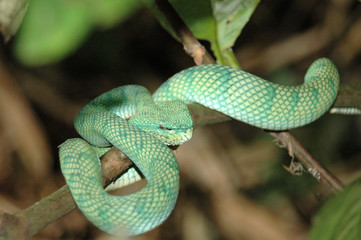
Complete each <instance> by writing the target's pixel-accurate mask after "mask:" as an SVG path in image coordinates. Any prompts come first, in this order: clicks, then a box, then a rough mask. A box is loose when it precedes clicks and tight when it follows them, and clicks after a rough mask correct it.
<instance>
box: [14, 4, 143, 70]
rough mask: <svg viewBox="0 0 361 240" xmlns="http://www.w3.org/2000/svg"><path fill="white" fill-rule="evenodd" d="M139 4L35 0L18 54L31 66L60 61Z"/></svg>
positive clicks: (24, 23)
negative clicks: (93, 33)
mask: <svg viewBox="0 0 361 240" xmlns="http://www.w3.org/2000/svg"><path fill="white" fill-rule="evenodd" d="M139 6H140V1H138V0H132V1H127V0H105V1H97V0H72V1H70V0H52V1H48V0H32V1H30V4H29V8H28V12H27V14H26V16H25V18H24V22H23V25H22V27H21V29H20V31H19V34H18V36H17V39H16V45H15V55H16V57H17V58H18V60H19V61H20V62H22V63H23V64H25V65H28V66H40V65H44V64H49V63H54V62H57V61H59V60H61V59H63V58H64V57H66V56H68V55H69V54H70V53H72V52H74V51H75V50H76V49H77V48H78V47H79V46H81V44H83V43H84V41H85V40H86V39H87V37H88V36H89V33H90V32H91V31H92V30H93V29H94V28H102V29H106V28H110V27H112V26H114V25H115V24H117V23H119V22H120V21H122V20H125V19H127V18H128V17H129V16H130V15H131V14H132V13H133V12H134V11H135V10H137V9H138V8H139Z"/></svg>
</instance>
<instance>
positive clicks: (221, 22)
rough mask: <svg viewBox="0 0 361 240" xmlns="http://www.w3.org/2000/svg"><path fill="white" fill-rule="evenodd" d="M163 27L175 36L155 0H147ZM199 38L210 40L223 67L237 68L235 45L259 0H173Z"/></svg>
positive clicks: (175, 6) (174, 5)
mask: <svg viewBox="0 0 361 240" xmlns="http://www.w3.org/2000/svg"><path fill="white" fill-rule="evenodd" d="M144 2H145V3H146V4H147V5H148V6H149V7H150V9H151V10H152V11H153V13H154V14H155V16H156V17H157V18H158V19H159V21H160V22H161V24H162V25H163V26H164V27H165V28H166V29H167V30H168V31H169V32H170V33H171V34H172V35H173V36H174V33H173V30H171V27H170V26H169V25H168V23H167V21H165V19H164V18H163V16H162V15H161V14H160V13H159V12H158V10H157V8H156V7H155V6H154V4H153V1H152V0H144ZM170 3H171V4H172V5H173V7H174V8H175V10H176V11H177V13H178V14H179V15H180V17H181V18H182V19H183V21H184V22H185V23H186V25H187V26H188V27H189V29H190V30H191V31H192V32H193V34H194V35H195V36H196V38H198V39H201V40H207V41H209V42H210V43H211V48H212V50H213V52H214V54H215V56H216V57H217V62H218V63H220V64H225V65H231V66H235V67H239V66H238V62H237V60H236V59H235V57H234V54H233V52H232V49H231V48H232V46H233V45H234V43H235V41H236V40H237V38H238V36H239V35H240V33H241V31H242V29H243V27H244V26H245V25H246V23H247V22H248V20H249V18H250V17H251V15H252V13H253V12H254V10H255V8H256V6H257V5H258V3H259V0H197V1H194V0H170Z"/></svg>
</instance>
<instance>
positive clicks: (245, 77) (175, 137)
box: [59, 58, 339, 235]
mask: <svg viewBox="0 0 361 240" xmlns="http://www.w3.org/2000/svg"><path fill="white" fill-rule="evenodd" d="M338 89H339V75H338V71H337V69H336V67H335V66H334V64H333V63H332V62H331V61H330V60H328V59H326V58H321V59H318V60H316V61H315V62H314V63H313V64H312V65H311V66H310V68H309V69H308V71H307V73H306V75H305V83H304V84H302V85H300V86H281V85H277V84H274V83H270V82H268V81H265V80H263V79H261V78H259V77H257V76H254V75H252V74H250V73H247V72H244V71H240V70H237V69H233V68H230V67H226V66H221V65H202V66H195V67H191V68H189V69H186V70H184V71H181V72H179V73H177V74H175V75H174V76H173V77H171V78H170V79H169V80H168V81H167V82H165V83H164V84H163V85H162V86H161V87H160V88H159V89H158V90H157V91H156V92H155V93H154V95H153V97H152V96H151V94H150V93H149V92H148V91H147V90H146V89H145V88H143V87H141V86H137V85H129V86H122V87H119V88H116V89H113V90H111V91H109V92H107V93H105V94H103V95H101V96H99V97H97V98H96V99H94V100H93V101H91V102H90V103H89V104H88V105H86V106H85V107H84V108H83V109H82V110H81V111H80V112H79V114H78V115H77V116H76V119H75V123H74V124H75V128H76V130H77V131H78V132H79V134H80V135H81V136H82V137H83V138H84V139H86V140H83V139H70V140H67V141H66V142H65V143H63V144H62V145H61V147H60V151H59V155H60V161H61V169H62V172H63V175H64V177H65V179H66V182H67V183H68V186H69V188H70V191H71V193H72V196H73V198H74V200H75V202H76V204H77V206H78V207H79V209H80V210H81V211H82V212H83V214H84V215H85V216H86V217H87V218H88V219H89V220H90V221H91V222H92V223H93V224H95V225H96V226H97V227H99V228H100V229H102V230H103V231H105V232H108V233H111V234H114V235H117V234H120V233H122V232H123V231H125V232H126V233H127V234H129V235H136V234H141V233H144V232H147V231H149V230H151V229H153V228H155V227H156V226H158V225H159V224H161V223H162V222H163V221H164V220H165V219H166V218H167V217H168V216H169V214H170V213H171V211H172V210H173V208H174V205H175V202H176V199H177V195H178V188H179V171H178V165H177V161H176V159H175V156H174V155H173V153H172V151H171V150H170V149H169V148H168V147H167V145H166V144H168V145H179V144H182V143H184V142H185V141H187V140H189V139H190V138H191V135H192V132H193V127H192V118H191V115H190V113H189V111H188V109H187V105H186V104H189V103H193V102H197V103H200V104H202V105H204V106H206V107H209V108H211V109H215V110H217V111H220V112H222V113H225V114H227V115H228V116H230V117H232V118H234V119H237V120H240V121H243V122H245V123H248V124H251V125H254V126H256V127H259V128H263V129H269V130H285V129H290V128H295V127H300V126H303V125H306V124H308V123H310V122H313V121H314V120H316V119H317V118H319V117H320V116H322V115H323V114H324V113H325V112H326V111H327V110H328V109H329V108H330V107H331V105H332V104H333V102H334V100H335V98H336V95H337V92H338ZM153 99H154V100H153ZM129 117H130V119H129V121H126V120H125V119H126V118H129ZM111 145H114V146H115V147H117V148H118V149H120V150H121V151H122V152H123V153H124V154H125V155H127V156H128V157H129V158H130V159H131V160H132V161H133V162H134V164H135V165H136V166H137V168H138V169H139V170H140V171H141V172H142V174H143V175H144V176H145V178H146V179H147V181H148V184H147V185H146V186H145V187H144V188H143V189H141V190H140V191H138V192H136V193H133V194H130V195H126V196H114V195H110V194H108V193H107V192H106V191H105V190H104V189H103V187H102V184H101V168H100V163H99V156H101V155H102V154H103V153H104V152H105V151H107V150H108V148H109V146H111ZM137 179H139V176H138V174H137V172H136V171H135V170H134V169H131V170H129V171H128V172H127V174H125V175H124V176H122V177H121V179H120V181H123V182H122V184H123V185H126V184H129V183H131V182H134V181H136V180H137Z"/></svg>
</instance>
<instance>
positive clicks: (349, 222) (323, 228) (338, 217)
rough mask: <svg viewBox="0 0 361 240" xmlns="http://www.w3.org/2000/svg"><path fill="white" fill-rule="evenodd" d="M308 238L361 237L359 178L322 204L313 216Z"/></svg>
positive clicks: (315, 239) (327, 239)
mask: <svg viewBox="0 0 361 240" xmlns="http://www.w3.org/2000/svg"><path fill="white" fill-rule="evenodd" d="M310 239H311V240H331V239H337V240H344V239H345V240H346V239H350V240H352V239H355V240H356V239H361V178H358V179H357V180H356V181H354V182H353V183H351V184H350V185H349V186H347V187H346V188H345V189H344V190H343V191H342V192H341V193H339V194H338V195H337V196H334V197H332V198H331V199H329V201H327V202H326V203H325V204H324V205H323V206H322V208H321V209H320V211H319V213H318V214H317V215H316V216H315V218H314V221H313V227H312V229H311V233H310Z"/></svg>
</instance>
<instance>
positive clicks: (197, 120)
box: [0, 0, 361, 239]
mask: <svg viewBox="0 0 361 240" xmlns="http://www.w3.org/2000/svg"><path fill="white" fill-rule="evenodd" d="M154 2H155V4H156V5H157V6H158V8H159V10H160V11H161V12H162V13H163V14H164V16H165V17H166V19H167V20H168V21H169V24H170V25H171V26H172V27H173V29H174V30H175V32H176V34H177V35H178V37H179V39H181V41H182V44H183V46H184V49H185V50H186V52H187V53H188V54H189V55H190V56H191V57H193V58H194V61H195V63H196V64H198V65H199V64H206V63H215V61H214V59H213V58H212V57H211V55H210V54H209V53H208V52H207V51H206V50H205V48H204V47H203V46H202V45H201V44H200V43H199V42H198V40H197V39H196V38H195V37H194V35H193V34H192V33H191V32H190V30H189V29H188V28H187V27H186V25H185V24H184V23H183V21H182V20H181V19H180V18H179V16H178V15H177V14H176V12H175V11H174V9H173V7H172V6H171V5H170V4H169V3H168V1H160V0H154ZM345 91H347V90H345ZM341 93H342V91H341ZM347 96H349V95H347ZM359 96H360V95H356V97H355V99H356V100H351V103H350V102H349V101H348V100H350V98H348V97H345V98H348V100H345V98H344V97H340V96H339V97H338V98H337V99H338V100H337V101H336V103H335V105H336V106H344V105H345V104H346V105H347V104H350V105H352V106H359V105H360V102H361V101H359V100H358V101H357V98H359ZM352 101H357V103H355V102H353V103H354V104H352ZM339 102H342V104H341V103H340V104H341V105H339ZM356 104H358V105H356ZM350 105H349V106H350ZM189 110H190V112H191V114H192V118H193V122H194V127H195V128H196V127H199V126H202V125H205V124H211V123H216V122H222V121H226V120H229V119H230V118H229V117H228V116H226V115H224V114H222V113H220V112H217V111H214V110H211V109H209V108H205V107H204V106H202V105H199V104H191V105H189ZM270 134H271V135H272V136H273V137H275V138H276V139H277V140H278V141H280V142H281V143H282V144H283V145H284V146H285V147H286V148H287V149H288V151H289V153H290V155H293V154H294V156H296V157H297V158H298V159H299V161H300V162H301V163H302V164H303V165H304V167H305V168H306V169H307V170H308V171H309V172H310V173H311V174H312V175H313V176H314V177H315V178H316V179H317V180H318V181H320V182H321V183H323V184H325V185H326V186H327V187H328V188H330V189H331V190H332V191H333V192H338V191H340V190H342V183H341V182H340V181H339V180H338V179H337V178H336V177H335V176H333V175H332V174H331V173H330V172H329V171H328V170H327V169H326V168H324V167H323V166H322V165H321V164H320V163H319V162H318V161H317V160H315V159H314V158H313V157H312V156H311V155H310V154H309V153H308V152H307V151H306V150H305V149H304V148H303V147H302V145H301V144H300V143H299V142H298V141H297V140H296V139H295V138H294V137H293V136H292V135H291V134H290V133H289V132H270ZM101 163H102V172H103V184H104V186H107V185H108V184H109V183H110V182H112V181H113V180H114V179H116V178H117V177H118V176H119V175H121V173H122V172H124V171H125V170H127V169H128V168H129V167H130V166H131V165H132V162H131V161H130V160H129V159H128V158H127V157H126V156H125V155H124V154H122V153H121V152H120V151H119V150H118V149H116V148H114V147H113V148H111V149H110V150H109V151H108V152H107V153H105V154H104V155H103V156H102V157H101ZM75 208H76V205H75V203H74V201H73V198H72V196H71V194H70V191H69V188H68V187H67V185H65V186H63V187H61V188H60V189H59V190H58V191H56V192H54V193H53V194H51V195H49V196H48V197H46V198H44V199H42V200H40V201H39V202H37V203H35V204H33V205H32V206H30V207H28V208H26V209H24V210H23V211H20V212H18V213H16V214H14V215H11V214H7V213H0V229H1V230H0V239H29V238H30V237H31V236H33V235H34V234H36V233H37V232H39V231H40V230H41V229H42V228H44V227H45V226H47V225H48V224H49V223H51V222H53V221H56V220H57V219H59V218H61V217H62V216H64V215H66V214H67V213H69V212H70V211H72V210H73V209H75ZM49 209H51V211H49Z"/></svg>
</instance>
